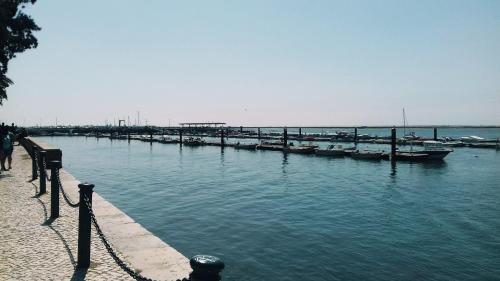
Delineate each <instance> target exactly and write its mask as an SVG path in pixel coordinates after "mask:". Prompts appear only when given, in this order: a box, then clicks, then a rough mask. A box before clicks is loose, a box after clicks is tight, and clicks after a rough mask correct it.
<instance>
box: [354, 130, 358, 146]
mask: <svg viewBox="0 0 500 281" xmlns="http://www.w3.org/2000/svg"><path fill="white" fill-rule="evenodd" d="M357 142H358V128H354V143H357Z"/></svg>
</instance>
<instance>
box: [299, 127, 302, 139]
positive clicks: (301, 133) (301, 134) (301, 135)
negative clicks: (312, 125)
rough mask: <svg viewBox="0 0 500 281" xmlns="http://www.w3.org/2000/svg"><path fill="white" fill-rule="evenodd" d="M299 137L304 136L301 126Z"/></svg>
mask: <svg viewBox="0 0 500 281" xmlns="http://www.w3.org/2000/svg"><path fill="white" fill-rule="evenodd" d="M299 138H302V128H299Z"/></svg>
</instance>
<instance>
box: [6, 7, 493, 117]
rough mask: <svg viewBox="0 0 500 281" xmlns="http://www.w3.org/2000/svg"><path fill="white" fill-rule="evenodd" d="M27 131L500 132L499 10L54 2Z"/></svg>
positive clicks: (22, 76) (31, 89) (38, 13)
mask: <svg viewBox="0 0 500 281" xmlns="http://www.w3.org/2000/svg"><path fill="white" fill-rule="evenodd" d="M26 11H27V12H28V13H29V14H31V15H32V17H33V18H34V19H35V21H36V22H37V24H38V25H39V26H40V27H41V28H42V30H41V31H40V32H37V33H36V36H37V38H38V40H39V47H38V48H37V49H33V50H28V51H26V52H24V53H22V54H19V55H18V57H17V58H15V59H13V60H12V61H11V62H10V65H9V72H8V76H9V77H10V78H11V79H12V80H14V82H15V85H13V86H11V87H9V88H8V96H9V99H8V100H7V101H5V102H4V106H2V107H0V119H1V120H2V121H5V122H8V123H10V122H15V123H17V124H20V125H23V126H29V125H38V124H41V125H55V124H56V122H57V124H59V125H60V124H72V125H85V124H104V123H106V122H107V123H108V124H113V123H114V122H116V123H117V122H118V121H117V120H118V119H125V120H127V122H128V120H130V123H131V124H136V123H137V119H138V118H137V115H138V112H140V113H139V114H140V117H139V119H140V120H139V122H140V123H141V124H146V122H148V124H153V125H177V124H178V123H179V122H208V121H216V122H219V121H220V122H226V123H228V124H229V125H234V126H239V125H243V126H266V125H275V126H282V125H284V126H285V125H286V126H295V125H300V126H312V125H317V126H335V125H346V126H349V125H361V126H362V125H365V126H370V125H400V124H402V122H403V121H402V109H403V108H405V111H406V116H407V120H408V124H410V125H432V124H443V125H444V124H446V125H461V124H463V125H500V1H496V0H493V1H486V0H485V1H480V0H477V1H470V0H468V1H460V0H452V1H441V0H430V1H426V0H419V1H401V0H396V1H385V0H380V1H356V0H354V1H334V0H326V1H321V0H315V1H311V0H307V1H306V0H296V1H293V0H283V1H278V0H252V1H239V0H233V1H218V0H211V1H205V0H200V1H194V0H192V1H191V0H187V1H167V0H156V1H154V0H150V1H129V0H106V1H102V0H85V1H75V0H70V1H68V0H49V1H47V0H46V1H41V0H40V1H38V2H37V3H36V4H35V5H34V6H30V7H28V8H27V10H26Z"/></svg>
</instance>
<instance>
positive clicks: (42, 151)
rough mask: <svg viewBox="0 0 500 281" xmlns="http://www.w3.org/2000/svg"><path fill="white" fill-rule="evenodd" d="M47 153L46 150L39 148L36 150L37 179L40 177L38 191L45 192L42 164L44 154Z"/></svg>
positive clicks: (45, 183)
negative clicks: (38, 173) (38, 172)
mask: <svg viewBox="0 0 500 281" xmlns="http://www.w3.org/2000/svg"><path fill="white" fill-rule="evenodd" d="M46 155H47V151H45V150H39V151H38V170H39V171H40V175H39V179H40V193H38V194H45V193H46V192H47V180H46V177H47V176H46V175H45V167H44V166H43V162H44V160H45V156H46Z"/></svg>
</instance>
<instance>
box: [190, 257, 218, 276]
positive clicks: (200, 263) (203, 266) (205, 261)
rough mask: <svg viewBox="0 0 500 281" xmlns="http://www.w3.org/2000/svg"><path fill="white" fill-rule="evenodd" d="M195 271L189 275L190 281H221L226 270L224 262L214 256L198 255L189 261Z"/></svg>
mask: <svg viewBox="0 0 500 281" xmlns="http://www.w3.org/2000/svg"><path fill="white" fill-rule="evenodd" d="M189 264H190V265H191V268H192V269H193V271H192V272H191V274H189V281H219V280H221V276H220V272H221V271H222V270H223V269H224V262H223V261H222V260H221V259H219V258H217V257H214V256H207V255H196V256H194V257H192V258H191V259H190V260H189Z"/></svg>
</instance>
